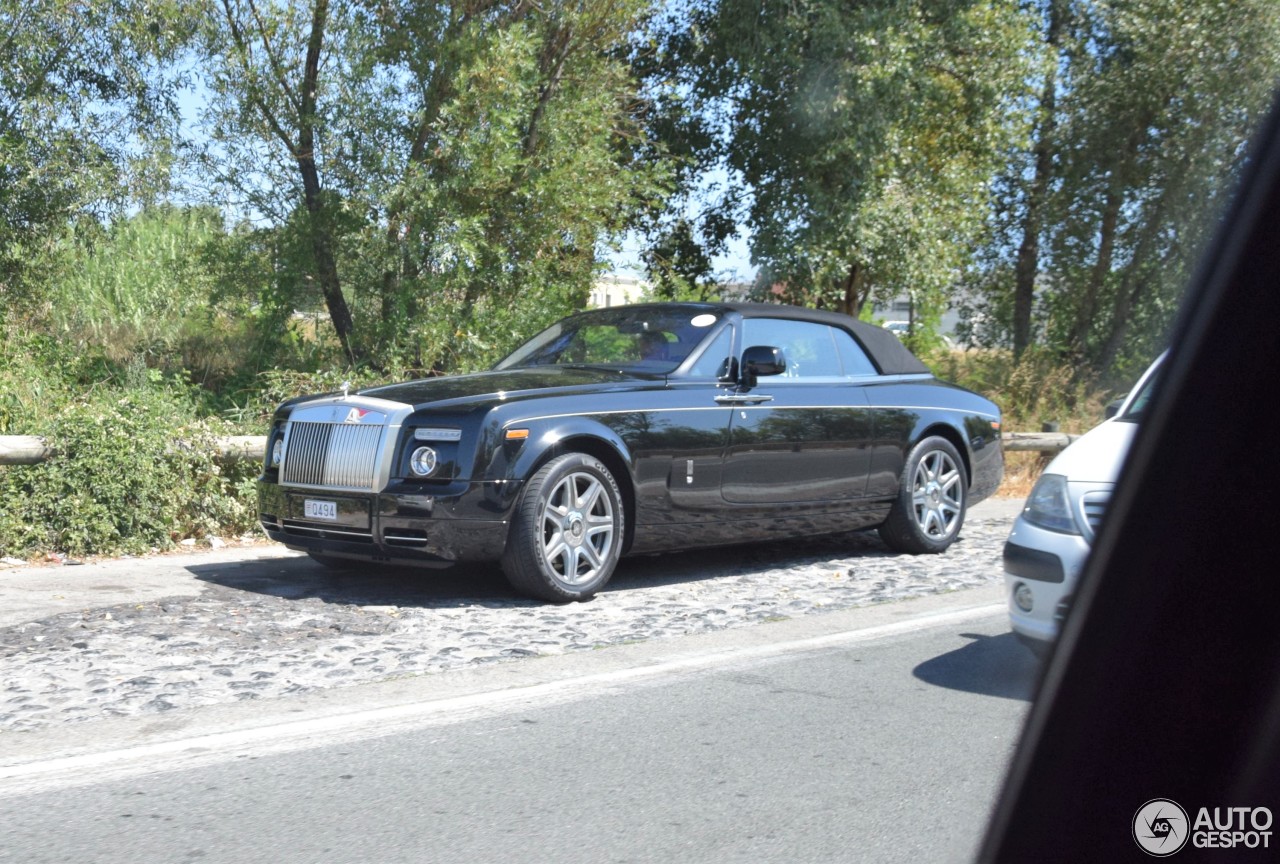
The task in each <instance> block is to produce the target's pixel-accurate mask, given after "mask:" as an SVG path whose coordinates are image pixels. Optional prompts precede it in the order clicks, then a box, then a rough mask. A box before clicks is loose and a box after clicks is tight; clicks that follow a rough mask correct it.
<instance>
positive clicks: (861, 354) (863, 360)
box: [830, 327, 880, 377]
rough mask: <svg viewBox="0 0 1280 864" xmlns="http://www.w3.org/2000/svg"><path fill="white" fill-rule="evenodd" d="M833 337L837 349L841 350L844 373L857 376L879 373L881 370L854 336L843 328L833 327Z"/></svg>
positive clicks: (841, 363)
mask: <svg viewBox="0 0 1280 864" xmlns="http://www.w3.org/2000/svg"><path fill="white" fill-rule="evenodd" d="M830 329H831V337H832V338H833V339H834V340H835V343H836V349H837V350H838V351H839V352H840V365H841V367H843V369H844V374H845V375H848V376H851V377H857V376H861V375H878V374H880V370H878V369H876V366H875V364H874V363H872V362H871V358H870V357H868V356H867V352H866V351H863V350H862V346H861V345H859V344H858V343H857V342H855V341H853V337H852V336H850V335H849V334H848V333H846V332H844V331H843V330H837V329H836V328H834V327H832V328H830Z"/></svg>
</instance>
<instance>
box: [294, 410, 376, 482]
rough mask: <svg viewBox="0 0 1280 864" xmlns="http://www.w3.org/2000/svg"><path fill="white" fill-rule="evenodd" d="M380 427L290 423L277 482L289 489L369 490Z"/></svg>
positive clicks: (374, 465)
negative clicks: (300, 487) (282, 463)
mask: <svg viewBox="0 0 1280 864" xmlns="http://www.w3.org/2000/svg"><path fill="white" fill-rule="evenodd" d="M384 428H385V427H383V426H380V425H379V426H374V425H363V424H357V423H316V422H306V421H301V422H300V421H295V422H292V423H290V424H289V442H288V446H287V447H286V448H285V454H284V465H283V466H282V467H281V474H280V476H281V481H282V482H283V483H284V484H285V485H292V486H322V487H329V488H338V489H372V488H373V487H374V480H375V472H376V470H377V463H378V453H379V451H380V449H381V446H382V433H383V430H384Z"/></svg>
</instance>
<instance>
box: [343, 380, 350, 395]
mask: <svg viewBox="0 0 1280 864" xmlns="http://www.w3.org/2000/svg"><path fill="white" fill-rule="evenodd" d="M350 389H351V382H350V381H343V382H342V398H343V399H346V398H347V391H349V390H350Z"/></svg>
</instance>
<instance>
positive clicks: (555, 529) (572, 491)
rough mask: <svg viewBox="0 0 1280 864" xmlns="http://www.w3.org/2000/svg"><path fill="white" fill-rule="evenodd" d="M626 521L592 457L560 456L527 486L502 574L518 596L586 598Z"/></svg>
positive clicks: (609, 568)
mask: <svg viewBox="0 0 1280 864" xmlns="http://www.w3.org/2000/svg"><path fill="white" fill-rule="evenodd" d="M625 525H626V520H625V518H624V514H623V509H622V493H621V492H619V491H618V484H617V481H615V480H614V479H613V475H612V474H610V473H609V469H608V468H606V467H605V466H604V463H602V462H601V461H600V460H599V459H596V458H595V457H593V456H588V455H586V454H584V453H566V454H565V455H563V456H558V457H556V458H555V459H552V460H551V461H550V462H548V463H547V464H546V465H544V466H542V468H540V469H539V470H538V472H537V473H536V474H534V475H533V477H532V478H531V479H530V480H529V482H528V483H527V484H526V485H525V488H524V491H523V492H522V493H521V496H520V501H519V503H518V504H517V505H516V509H515V514H514V516H513V517H512V520H511V533H510V534H509V535H508V536H507V546H506V549H505V550H503V554H502V571H503V572H504V573H505V574H506V576H507V581H508V582H510V583H511V587H513V588H515V589H516V590H517V591H519V592H520V593H521V594H526V595H528V596H530V597H536V598H538V599H540V600H550V601H551V602H553V603H567V602H569V601H571V600H587V599H589V598H590V597H591V596H592V595H594V594H595V593H596V592H597V591H599V590H600V589H601V588H603V587H604V585H605V583H606V582H608V581H609V577H611V576H612V575H613V570H614V567H615V566H616V565H617V563H618V556H619V555H620V554H621V550H622V539H623V538H622V535H623V528H624V526H625ZM583 568H585V569H583Z"/></svg>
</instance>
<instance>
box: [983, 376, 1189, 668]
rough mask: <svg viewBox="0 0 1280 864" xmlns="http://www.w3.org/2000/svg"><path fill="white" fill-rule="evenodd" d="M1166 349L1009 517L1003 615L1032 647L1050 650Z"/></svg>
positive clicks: (1041, 651)
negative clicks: (1006, 610)
mask: <svg viewBox="0 0 1280 864" xmlns="http://www.w3.org/2000/svg"><path fill="white" fill-rule="evenodd" d="M1164 356H1165V355H1163V354H1161V355H1160V356H1159V357H1157V358H1156V360H1155V362H1154V363H1152V364H1151V366H1150V367H1149V368H1148V369H1147V371H1146V372H1145V373H1143V376H1142V378H1141V379H1139V381H1138V384H1137V386H1136V387H1134V388H1133V390H1131V391H1130V393H1129V395H1128V397H1127V398H1126V399H1125V400H1124V402H1123V403H1122V404H1121V406H1120V408H1119V410H1118V411H1117V412H1116V413H1115V415H1114V416H1112V417H1109V418H1108V419H1107V420H1105V421H1104V422H1103V423H1101V424H1100V425H1098V426H1096V427H1094V428H1093V429H1091V430H1089V432H1088V433H1087V434H1085V435H1084V436H1082V437H1081V438H1080V439H1079V440H1077V441H1075V442H1073V443H1072V444H1071V446H1069V447H1068V448H1067V449H1066V450H1063V451H1062V452H1061V453H1059V454H1058V455H1057V457H1056V458H1054V460H1053V461H1052V462H1050V463H1049V466H1048V467H1047V468H1046V469H1045V471H1044V473H1043V474H1041V475H1040V479H1039V480H1038V481H1036V485H1035V487H1034V488H1033V489H1032V490H1031V495H1030V496H1029V497H1028V498H1027V503H1026V506H1025V507H1023V509H1022V513H1021V514H1020V515H1019V516H1018V518H1017V519H1016V520H1014V523H1013V530H1012V531H1011V532H1010V533H1009V539H1008V540H1007V541H1006V542H1005V544H1004V573H1005V576H1004V578H1005V587H1006V589H1007V591H1008V595H1009V621H1010V623H1011V624H1012V626H1013V632H1014V635H1016V636H1017V637H1018V638H1019V639H1020V640H1021V641H1022V642H1023V643H1024V644H1026V645H1027V646H1028V647H1030V648H1031V650H1032V651H1034V652H1035V653H1037V654H1041V655H1043V654H1046V653H1047V652H1048V650H1049V648H1050V646H1052V644H1053V641H1054V640H1055V639H1056V638H1057V636H1058V629H1059V626H1060V625H1061V623H1062V620H1063V618H1064V616H1065V615H1066V613H1067V609H1068V608H1070V605H1071V596H1072V592H1073V591H1074V590H1075V585H1076V581H1077V580H1078V579H1079V578H1080V571H1081V570H1082V569H1083V567H1084V562H1085V560H1086V559H1087V558H1088V556H1089V548H1090V546H1091V545H1092V543H1093V538H1094V536H1095V535H1096V534H1097V531H1098V526H1099V525H1101V524H1102V517H1103V514H1104V513H1105V512H1106V509H1107V502H1108V501H1109V500H1110V498H1111V490H1112V488H1113V487H1114V486H1115V482H1116V478H1117V477H1118V476H1119V474H1120V466H1122V465H1123V464H1124V459H1125V456H1126V455H1127V454H1128V452H1129V445H1130V444H1131V443H1132V441H1133V436H1134V433H1135V432H1136V431H1137V428H1138V421H1139V420H1140V419H1141V417H1142V411H1143V409H1144V408H1145V407H1146V405H1147V402H1148V400H1149V399H1150V398H1151V391H1152V388H1153V387H1154V385H1155V382H1156V378H1157V374H1158V371H1159V368H1160V364H1161V363H1162V362H1163V360H1164Z"/></svg>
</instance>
